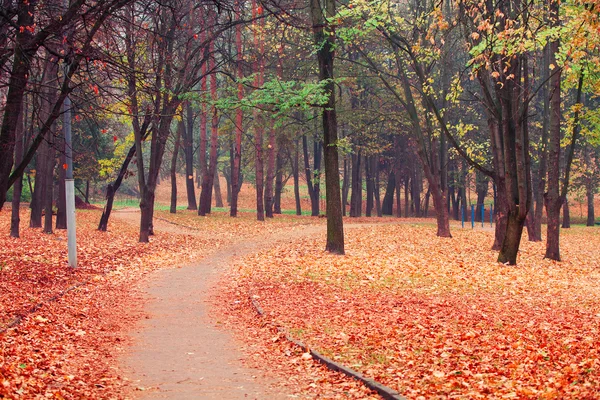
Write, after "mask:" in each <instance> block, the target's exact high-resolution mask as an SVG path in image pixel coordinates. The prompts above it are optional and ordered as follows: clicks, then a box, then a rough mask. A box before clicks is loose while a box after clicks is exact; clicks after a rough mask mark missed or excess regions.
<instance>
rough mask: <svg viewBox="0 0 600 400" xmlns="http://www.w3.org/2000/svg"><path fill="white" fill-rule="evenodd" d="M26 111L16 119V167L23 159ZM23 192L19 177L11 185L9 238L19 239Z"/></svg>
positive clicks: (21, 181)
mask: <svg viewBox="0 0 600 400" xmlns="http://www.w3.org/2000/svg"><path fill="white" fill-rule="evenodd" d="M25 113H26V110H23V111H21V113H20V114H19V118H18V123H17V130H16V132H15V140H16V145H15V163H16V164H17V165H18V164H19V163H20V162H21V160H22V159H23V151H24V149H23V147H24V144H25V140H24V136H25V135H24V126H23V119H24V118H23V114H25ZM22 191H23V177H22V176H21V177H19V178H18V179H17V180H16V181H15V183H14V185H13V198H12V204H11V206H12V210H11V217H10V236H11V237H14V238H18V237H20V235H19V228H20V221H21V218H20V210H21V193H22Z"/></svg>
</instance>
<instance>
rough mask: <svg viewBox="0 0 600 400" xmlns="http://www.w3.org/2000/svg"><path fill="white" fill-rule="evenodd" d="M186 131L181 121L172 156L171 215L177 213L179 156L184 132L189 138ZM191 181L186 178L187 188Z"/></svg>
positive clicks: (178, 125)
mask: <svg viewBox="0 0 600 400" xmlns="http://www.w3.org/2000/svg"><path fill="white" fill-rule="evenodd" d="M185 131H186V127H185V126H184V125H183V121H179V123H178V124H177V137H176V138H175V143H174V144H173V154H172V156H171V208H170V210H169V211H170V213H171V214H175V213H176V212H177V156H178V153H179V143H180V141H181V134H182V132H183V135H184V137H185V136H187V133H186V132H185ZM186 170H187V165H186ZM189 180H190V179H189V178H188V177H186V186H187V182H188V181H189ZM193 186H194V180H193V177H192V187H193ZM188 200H189V198H188Z"/></svg>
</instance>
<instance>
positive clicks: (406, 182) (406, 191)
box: [404, 175, 411, 218]
mask: <svg viewBox="0 0 600 400" xmlns="http://www.w3.org/2000/svg"><path fill="white" fill-rule="evenodd" d="M410 183H411V182H410V177H409V176H408V175H407V176H405V177H404V217H405V218H408V217H409V213H408V210H409V208H410V202H409V201H408V196H409V189H410Z"/></svg>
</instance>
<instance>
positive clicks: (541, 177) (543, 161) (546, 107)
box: [534, 44, 550, 242]
mask: <svg viewBox="0 0 600 400" xmlns="http://www.w3.org/2000/svg"><path fill="white" fill-rule="evenodd" d="M543 51H544V56H543V57H542V65H541V67H540V69H541V72H542V82H543V84H542V90H541V96H542V101H543V112H542V140H541V143H540V150H539V155H538V158H539V160H540V161H539V168H538V174H537V181H536V191H535V210H534V227H535V228H534V233H535V241H536V242H541V241H542V217H543V214H544V193H545V192H546V174H547V171H548V135H549V125H550V124H549V121H550V96H549V91H548V85H549V83H548V80H549V71H550V46H549V45H548V44H546V46H545V47H544V50H543Z"/></svg>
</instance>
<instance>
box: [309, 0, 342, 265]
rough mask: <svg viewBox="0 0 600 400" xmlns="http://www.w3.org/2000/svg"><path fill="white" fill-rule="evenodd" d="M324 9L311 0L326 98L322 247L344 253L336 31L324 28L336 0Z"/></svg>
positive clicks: (331, 16)
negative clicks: (325, 216)
mask: <svg viewBox="0 0 600 400" xmlns="http://www.w3.org/2000/svg"><path fill="white" fill-rule="evenodd" d="M324 5H325V7H324V9H325V13H323V8H321V4H320V2H319V0H311V2H310V10H311V15H312V21H313V33H314V38H315V43H316V45H317V46H318V47H317V61H318V63H319V81H322V82H323V81H324V82H326V84H325V86H324V90H325V93H326V95H327V97H328V99H327V104H325V105H324V107H323V146H324V151H325V191H326V195H325V197H326V199H327V211H326V213H327V244H326V246H325V250H326V251H328V252H330V253H334V254H344V225H343V220H342V196H341V193H340V174H339V163H338V148H337V140H338V136H337V117H336V111H335V86H334V81H333V79H334V74H333V59H334V49H335V36H334V35H335V33H334V32H335V30H334V29H333V28H332V27H329V28H328V29H327V31H328V32H327V33H326V29H325V28H326V27H327V25H328V23H326V21H328V20H329V19H330V18H333V17H334V16H335V14H336V11H335V1H334V0H324Z"/></svg>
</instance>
